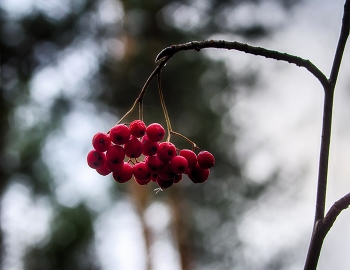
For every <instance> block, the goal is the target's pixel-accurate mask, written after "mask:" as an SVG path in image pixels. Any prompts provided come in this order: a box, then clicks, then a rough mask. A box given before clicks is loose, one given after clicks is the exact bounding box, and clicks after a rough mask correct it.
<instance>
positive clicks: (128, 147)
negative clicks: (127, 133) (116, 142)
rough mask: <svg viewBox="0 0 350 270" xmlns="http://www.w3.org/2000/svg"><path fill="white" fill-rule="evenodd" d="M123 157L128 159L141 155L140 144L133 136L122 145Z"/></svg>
mask: <svg viewBox="0 0 350 270" xmlns="http://www.w3.org/2000/svg"><path fill="white" fill-rule="evenodd" d="M124 149H125V155H126V156H128V157H130V158H138V157H139V156H141V154H142V143H141V142H140V140H139V139H137V138H136V137H134V136H131V137H130V140H129V141H128V142H127V143H126V144H125V145H124Z"/></svg>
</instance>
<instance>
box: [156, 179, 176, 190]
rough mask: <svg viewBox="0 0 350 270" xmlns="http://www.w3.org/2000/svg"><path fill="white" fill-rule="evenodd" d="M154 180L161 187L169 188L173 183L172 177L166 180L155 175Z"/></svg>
mask: <svg viewBox="0 0 350 270" xmlns="http://www.w3.org/2000/svg"><path fill="white" fill-rule="evenodd" d="M156 182H157V184H158V186H159V187H160V188H161V189H167V188H170V187H171V186H172V185H173V184H174V180H173V179H170V180H167V179H163V178H161V177H159V176H158V177H157V180H156Z"/></svg>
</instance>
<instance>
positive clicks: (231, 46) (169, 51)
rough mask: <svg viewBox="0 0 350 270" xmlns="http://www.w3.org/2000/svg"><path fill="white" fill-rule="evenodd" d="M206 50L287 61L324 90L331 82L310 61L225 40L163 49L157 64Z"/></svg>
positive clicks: (191, 43) (205, 41)
mask: <svg viewBox="0 0 350 270" xmlns="http://www.w3.org/2000/svg"><path fill="white" fill-rule="evenodd" d="M205 48H217V49H227V50H237V51H242V52H245V53H248V54H253V55H259V56H264V57H266V58H271V59H275V60H280V61H285V62H288V63H291V64H295V65H297V66H299V67H304V68H306V69H307V70H308V71H310V72H311V73H312V74H313V75H314V76H315V77H316V78H317V79H318V80H319V81H320V83H321V84H322V86H323V87H324V88H327V87H328V85H329V82H328V80H327V77H326V76H325V75H324V74H323V73H322V72H321V71H320V70H319V69H318V68H317V67H316V66H315V65H314V64H313V63H311V62H310V61H309V60H306V59H303V58H300V57H297V56H294V55H290V54H287V53H281V52H278V51H273V50H268V49H265V48H261V47H255V46H251V45H248V44H245V43H240V42H237V41H233V42H229V41H225V40H204V41H192V42H188V43H184V44H178V45H171V46H170V47H167V48H165V49H163V50H162V51H161V52H160V53H159V54H158V55H157V57H156V60H155V61H156V62H158V61H159V60H161V59H162V58H164V57H169V56H170V57H171V56H173V55H174V54H176V53H178V52H180V51H188V50H195V51H200V50H201V49H205Z"/></svg>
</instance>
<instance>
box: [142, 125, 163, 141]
mask: <svg viewBox="0 0 350 270" xmlns="http://www.w3.org/2000/svg"><path fill="white" fill-rule="evenodd" d="M146 134H147V137H148V138H149V139H150V140H151V141H153V142H159V141H161V140H163V138H164V136H165V130H164V128H163V127H162V126H161V125H160V124H158V123H153V124H150V125H149V126H148V127H147V129H146Z"/></svg>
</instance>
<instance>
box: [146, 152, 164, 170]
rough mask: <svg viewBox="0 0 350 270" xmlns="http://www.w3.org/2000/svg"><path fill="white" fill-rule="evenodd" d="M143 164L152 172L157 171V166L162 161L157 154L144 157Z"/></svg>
mask: <svg viewBox="0 0 350 270" xmlns="http://www.w3.org/2000/svg"><path fill="white" fill-rule="evenodd" d="M145 164H146V165H147V167H148V168H149V169H150V170H151V171H152V172H157V170H158V168H159V167H160V166H161V165H162V161H161V160H160V159H159V157H158V156H147V157H145Z"/></svg>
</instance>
